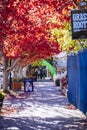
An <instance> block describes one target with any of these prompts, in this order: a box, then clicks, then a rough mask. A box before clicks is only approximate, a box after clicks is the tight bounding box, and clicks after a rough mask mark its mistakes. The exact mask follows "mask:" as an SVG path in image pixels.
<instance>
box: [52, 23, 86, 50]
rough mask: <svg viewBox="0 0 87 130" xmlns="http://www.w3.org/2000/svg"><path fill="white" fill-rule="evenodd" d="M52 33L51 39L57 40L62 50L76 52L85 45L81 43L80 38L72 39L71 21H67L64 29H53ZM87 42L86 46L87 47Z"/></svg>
mask: <svg viewBox="0 0 87 130" xmlns="http://www.w3.org/2000/svg"><path fill="white" fill-rule="evenodd" d="M51 34H52V35H51V40H56V41H57V42H58V43H59V44H60V47H61V50H62V51H66V52H70V51H72V52H76V51H78V50H80V49H82V48H83V46H82V45H80V44H79V41H78V40H72V34H71V26H70V23H65V27H64V28H63V29H61V28H55V29H52V30H51ZM86 44H87V43H86ZM86 44H85V45H84V47H87V45H86Z"/></svg>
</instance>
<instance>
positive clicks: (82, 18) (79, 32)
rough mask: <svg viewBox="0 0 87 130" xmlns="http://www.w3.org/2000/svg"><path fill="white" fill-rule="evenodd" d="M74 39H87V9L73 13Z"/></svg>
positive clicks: (73, 11)
mask: <svg viewBox="0 0 87 130" xmlns="http://www.w3.org/2000/svg"><path fill="white" fill-rule="evenodd" d="M71 26H72V39H82V38H87V9H81V10H72V11H71Z"/></svg>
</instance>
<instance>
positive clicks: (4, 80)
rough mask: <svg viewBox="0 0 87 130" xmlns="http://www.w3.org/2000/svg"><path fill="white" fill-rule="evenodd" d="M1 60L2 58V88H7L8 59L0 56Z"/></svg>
mask: <svg viewBox="0 0 87 130" xmlns="http://www.w3.org/2000/svg"><path fill="white" fill-rule="evenodd" d="M2 60H3V90H8V75H9V72H8V71H7V67H8V60H7V58H5V57H4V56H3V57H2Z"/></svg>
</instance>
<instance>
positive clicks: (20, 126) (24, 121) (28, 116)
mask: <svg viewBox="0 0 87 130" xmlns="http://www.w3.org/2000/svg"><path fill="white" fill-rule="evenodd" d="M44 84H45V85H44ZM34 86H35V88H34V93H31V94H29V95H28V93H26V95H27V98H23V99H21V98H19V99H10V100H5V102H4V107H6V106H8V108H10V109H11V108H15V111H13V112H12V113H9V114H8V113H7V114H6V113H5V114H3V117H1V118H0V128H2V129H0V130H3V126H4V123H5V122H6V124H5V126H4V127H5V129H6V130H67V129H68V128H69V130H71V129H72V130H83V129H84V130H85V128H86V126H87V124H86V120H85V119H83V118H84V116H83V114H82V113H81V112H80V111H79V110H76V109H67V105H68V103H69V102H68V100H67V98H66V97H64V96H63V95H62V94H61V92H60V91H59V87H56V86H55V85H54V84H53V83H51V84H50V83H49V82H46V83H43V82H41V83H38V82H36V83H35V84H34ZM4 107H3V108H4Z"/></svg>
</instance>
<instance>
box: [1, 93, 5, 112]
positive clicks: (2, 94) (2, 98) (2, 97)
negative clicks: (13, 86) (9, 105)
mask: <svg viewBox="0 0 87 130" xmlns="http://www.w3.org/2000/svg"><path fill="white" fill-rule="evenodd" d="M4 98H5V93H4V92H3V91H0V111H1V109H2V106H3V101H4Z"/></svg>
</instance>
